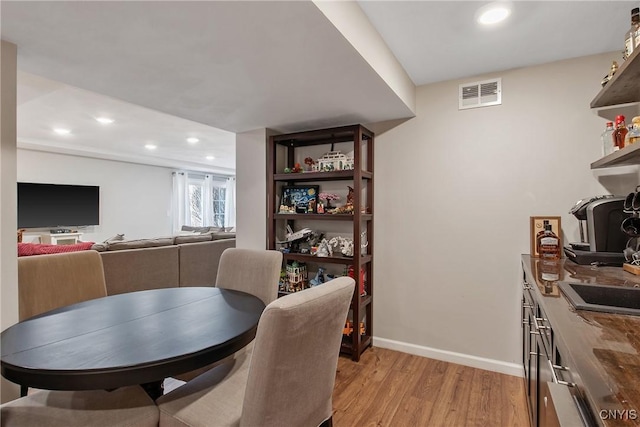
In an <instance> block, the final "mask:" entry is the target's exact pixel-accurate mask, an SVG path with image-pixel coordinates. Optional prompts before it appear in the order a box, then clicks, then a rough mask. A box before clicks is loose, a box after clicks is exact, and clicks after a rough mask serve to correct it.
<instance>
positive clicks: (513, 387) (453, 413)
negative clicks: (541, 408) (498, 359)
mask: <svg viewBox="0 0 640 427" xmlns="http://www.w3.org/2000/svg"><path fill="white" fill-rule="evenodd" d="M333 408H334V413H333V425H334V426H335V427H350V426H354V427H355V426H357V427H361V426H365V427H366V426H380V427H385V426H393V427H395V426H403V427H404V426H433V427H438V426H447V427H466V426H483V427H484V426H490V427H501V426H505V427H512V426H513V427H519V426H523V427H526V426H528V425H529V418H528V417H529V416H528V414H527V406H526V400H525V391H524V384H523V381H522V378H519V377H514V376H510V375H504V374H498V373H495V372H491V371H485V370H481V369H474V368H469V367H466V366H462V365H456V364H453V363H447V362H441V361H438V360H434V359H427V358H425V357H419V356H413V355H410V354H406V353H400V352H397V351H392V350H387V349H382V348H375V347H374V348H371V349H368V350H367V351H365V352H364V353H363V354H362V357H361V358H360V362H358V363H355V362H353V361H351V359H349V358H347V357H340V360H339V361H338V372H337V375H336V385H335V389H334V393H333Z"/></svg>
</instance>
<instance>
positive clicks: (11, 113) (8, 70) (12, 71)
mask: <svg viewBox="0 0 640 427" xmlns="http://www.w3.org/2000/svg"><path fill="white" fill-rule="evenodd" d="M0 55H1V56H0V137H1V138H2V139H1V141H0V170H1V171H2V173H0V297H1V298H0V305H1V307H0V308H1V309H2V313H1V314H0V319H1V321H0V322H1V323H2V324H1V325H0V328H1V329H2V330H5V329H6V328H8V327H9V326H11V325H13V324H14V323H16V322H17V321H18V254H17V246H16V229H17V227H16V224H17V219H16V212H17V206H16V63H17V56H16V55H17V48H16V45H14V44H11V43H8V42H5V41H2V46H1V48H0ZM17 396H18V388H17V386H16V385H15V384H12V383H10V382H8V381H6V380H5V379H4V378H2V380H1V389H0V402H6V401H9V400H12V399H14V398H16V397H17Z"/></svg>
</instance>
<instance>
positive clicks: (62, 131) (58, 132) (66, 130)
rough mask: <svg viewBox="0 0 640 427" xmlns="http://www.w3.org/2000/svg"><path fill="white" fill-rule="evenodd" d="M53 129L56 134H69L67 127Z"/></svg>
mask: <svg viewBox="0 0 640 427" xmlns="http://www.w3.org/2000/svg"><path fill="white" fill-rule="evenodd" d="M53 131H54V132H55V133H57V134H58V135H69V134H70V133H71V131H70V130H69V129H64V128H55V129H54V130H53Z"/></svg>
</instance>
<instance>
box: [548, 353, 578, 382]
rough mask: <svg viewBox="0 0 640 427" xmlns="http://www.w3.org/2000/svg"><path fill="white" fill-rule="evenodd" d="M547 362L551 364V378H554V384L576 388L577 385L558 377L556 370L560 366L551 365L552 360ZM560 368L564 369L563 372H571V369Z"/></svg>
mask: <svg viewBox="0 0 640 427" xmlns="http://www.w3.org/2000/svg"><path fill="white" fill-rule="evenodd" d="M547 362H549V368H551V377H552V378H553V382H554V383H556V384H560V385H566V386H568V387H575V386H576V383H572V382H568V381H562V380H559V379H558V376H557V375H556V368H557V367H558V365H554V364H553V363H551V360H549V359H547ZM558 368H562V370H566V371H568V370H569V368H565V367H564V366H559V367H558Z"/></svg>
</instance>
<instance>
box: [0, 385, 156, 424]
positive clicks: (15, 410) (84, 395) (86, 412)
mask: <svg viewBox="0 0 640 427" xmlns="http://www.w3.org/2000/svg"><path fill="white" fill-rule="evenodd" d="M0 410H1V414H0V418H2V426H3V427H38V426H47V427H57V426H60V427H62V426H64V427H75V426H77V427H85V426H92V427H100V426H120V427H134V426H135V427H147V426H148V427H152V426H157V425H158V419H159V416H158V408H157V407H156V406H155V404H154V402H153V400H152V399H151V398H150V397H149V396H148V395H147V393H145V391H144V390H143V389H142V388H141V387H139V386H131V387H123V388H119V389H117V390H114V391H111V392H109V391H104V390H91V391H49V390H41V391H38V392H36V393H33V394H29V395H28V396H25V397H21V398H20V399H16V400H13V401H11V402H8V403H5V404H3V405H2V407H1V409H0Z"/></svg>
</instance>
